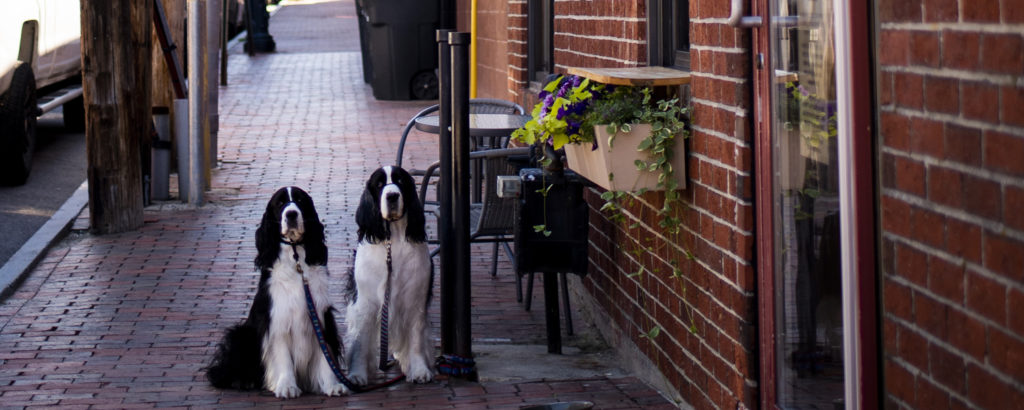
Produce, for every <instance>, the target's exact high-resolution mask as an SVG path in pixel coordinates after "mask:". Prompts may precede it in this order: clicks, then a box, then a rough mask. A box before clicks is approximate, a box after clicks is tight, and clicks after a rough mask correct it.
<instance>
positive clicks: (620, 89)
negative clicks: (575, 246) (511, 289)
mask: <svg viewBox="0 0 1024 410" xmlns="http://www.w3.org/2000/svg"><path fill="white" fill-rule="evenodd" d="M539 98H540V100H541V102H540V103H538V104H537V105H536V106H535V107H534V109H533V111H532V116H533V118H532V119H531V120H530V121H528V122H527V123H526V125H524V127H523V128H520V129H519V130H516V131H515V132H514V133H513V134H512V138H513V139H514V140H517V141H520V142H522V143H526V144H536V145H548V146H550V147H552V148H554V149H559V148H561V147H562V146H563V145H565V144H593V145H594V147H595V148H596V146H597V142H596V141H594V140H595V138H596V137H595V133H594V132H593V129H594V127H605V129H606V131H607V132H608V134H609V138H608V141H604V142H606V143H607V144H608V146H612V145H613V144H614V143H615V136H616V135H617V134H618V133H620V132H624V133H625V132H630V131H631V130H632V129H633V127H634V126H635V125H636V124H650V125H651V133H650V135H647V136H646V137H645V138H643V139H642V140H641V142H640V143H639V144H638V145H637V147H636V149H637V151H642V152H644V153H645V158H644V159H637V160H635V161H634V165H635V166H636V168H637V170H639V171H642V172H646V173H656V174H657V185H656V188H657V189H658V190H660V191H663V192H664V199H663V202H662V204H661V206H660V207H657V206H655V209H656V211H657V217H658V222H657V225H658V227H659V228H660V229H662V230H663V232H664V233H665V234H666V235H667V236H668V237H670V238H671V241H672V242H674V243H679V240H678V239H679V233H680V231H681V227H682V219H681V218H680V217H679V214H680V209H682V207H683V201H682V198H681V196H680V193H679V191H678V190H679V184H678V182H677V181H676V178H675V172H676V170H675V169H673V167H672V160H673V159H674V157H675V155H682V153H677V152H675V149H674V148H675V146H676V143H677V142H678V139H679V138H684V139H685V138H688V137H689V131H688V130H687V121H688V110H687V108H686V107H684V106H681V105H680V101H679V99H678V98H667V99H656V98H655V97H654V96H653V92H652V90H651V89H650V88H647V87H627V86H611V85H604V84H599V83H594V82H591V81H589V80H587V79H585V78H581V77H576V76H562V77H559V78H558V79H556V80H554V81H552V82H550V83H548V84H547V85H546V86H545V87H544V89H543V91H541V93H540V95H539ZM552 160H553V159H552V158H550V157H549V156H548V155H546V156H545V158H544V159H543V162H544V164H545V165H544V166H545V167H547V165H548V164H550V163H551V161H552ZM614 177H615V175H609V179H613V178H614ZM634 185H635V184H634ZM542 186H544V188H542V189H540V190H538V192H539V193H541V195H542V196H543V197H545V199H546V197H547V193H548V190H549V189H550V188H551V187H550V186H548V185H547V184H546V182H545V181H542ZM646 192H647V190H646V189H636V190H631V191H606V192H604V193H602V194H601V199H602V200H603V201H604V204H603V205H602V206H601V208H600V209H601V211H602V212H604V213H605V215H606V216H607V217H608V219H609V220H610V221H613V222H615V223H625V222H626V220H627V218H626V216H625V215H624V213H623V206H624V204H627V203H629V204H632V203H633V201H635V200H637V199H638V198H639V197H640V196H642V195H644V194H645V193H646ZM545 206H546V203H545ZM637 227H639V222H636V223H633V224H631V225H630V226H629V229H634V228H637ZM533 228H534V230H535V232H539V233H543V234H544V235H545V236H547V235H550V231H549V230H548V229H547V215H546V213H545V216H544V224H543V225H536V226H534V227H533ZM648 242H650V240H648ZM634 244H635V245H634V246H632V249H624V252H626V253H628V254H632V256H633V257H634V258H635V259H636V260H637V261H638V265H639V267H638V269H637V271H636V272H632V273H629V274H627V276H628V277H632V278H638V279H642V277H643V274H644V272H645V270H646V269H645V268H644V266H643V264H641V263H639V261H640V259H641V257H642V255H643V254H645V253H650V254H656V253H657V251H658V250H659V249H658V248H655V247H654V246H652V245H650V244H646V245H645V244H642V243H639V242H634ZM660 246H668V244H667V242H666V243H663V244H661V245H660ZM683 252H684V255H685V258H686V259H687V260H695V259H696V256H695V255H694V254H693V253H692V252H690V251H689V250H684V251H683ZM668 263H669V265H670V266H672V275H671V276H670V277H671V278H672V279H673V280H677V281H678V282H679V287H680V290H681V292H682V298H683V299H684V300H685V296H686V289H687V287H686V284H685V281H684V280H683V271H682V269H681V268H680V266H681V263H680V262H679V260H677V259H673V260H670V261H668ZM684 306H685V309H686V315H687V317H688V319H689V322H690V325H689V327H688V330H689V331H690V332H693V333H696V332H697V327H696V324H695V321H694V316H693V311H692V307H690V306H689V305H686V304H685V303H684ZM661 330H662V329H661V327H660V326H657V325H653V326H649V330H648V331H646V332H645V333H642V334H641V335H640V337H642V338H645V339H648V340H652V341H653V340H654V339H655V338H657V337H658V336H659V335H660V334H661Z"/></svg>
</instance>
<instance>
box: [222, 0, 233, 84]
mask: <svg viewBox="0 0 1024 410" xmlns="http://www.w3.org/2000/svg"><path fill="white" fill-rule="evenodd" d="M230 12H231V2H230V1H222V2H221V11H220V13H221V19H220V85H225V86H226V85H228V27H229V26H228V17H229V14H230Z"/></svg>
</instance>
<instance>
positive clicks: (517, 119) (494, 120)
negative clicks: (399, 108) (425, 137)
mask: <svg viewBox="0 0 1024 410" xmlns="http://www.w3.org/2000/svg"><path fill="white" fill-rule="evenodd" d="M530 118H532V117H530V116H529V115H519V114H469V136H470V137H473V138H472V146H471V147H470V150H474V151H475V150H476V148H477V147H478V146H480V144H479V141H478V140H480V139H483V138H486V137H490V138H491V141H490V147H491V148H497V147H496V145H497V143H496V139H497V138H500V137H507V136H510V135H512V131H515V130H517V129H519V128H522V126H523V125H524V124H526V122H527V121H529V120H530ZM438 121H439V117H438V116H436V115H426V116H423V117H419V118H416V120H415V122H416V124H415V127H416V129H417V130H420V131H423V132H428V133H431V134H439V133H440V132H439V131H440V130H441V127H440V126H439V125H438ZM479 165H480V164H479V163H477V164H474V166H473V176H474V184H473V187H472V190H473V201H474V202H480V201H481V198H482V197H483V193H482V191H481V185H480V184H479V183H478V182H479V180H477V179H476V178H479V177H480V173H481V172H482V170H481V169H480V166H479Z"/></svg>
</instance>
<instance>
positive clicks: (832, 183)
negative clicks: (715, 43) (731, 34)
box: [752, 0, 877, 409]
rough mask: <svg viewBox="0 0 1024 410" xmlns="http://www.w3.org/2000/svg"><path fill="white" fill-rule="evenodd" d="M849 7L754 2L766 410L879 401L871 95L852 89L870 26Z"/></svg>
mask: <svg viewBox="0 0 1024 410" xmlns="http://www.w3.org/2000/svg"><path fill="white" fill-rule="evenodd" d="M850 3H852V2H851V1H849V0H753V1H752V8H753V12H754V14H758V15H760V16H761V17H762V19H763V21H764V22H765V23H764V24H763V25H760V26H758V27H757V28H755V29H754V30H753V40H754V41H753V44H754V54H755V64H757V66H756V68H757V70H756V71H755V75H754V83H755V99H754V100H755V102H756V104H757V106H756V110H755V119H756V122H757V124H756V127H755V132H756V137H755V140H756V141H755V155H756V158H757V160H758V161H757V169H756V173H757V177H756V178H757V204H756V207H757V218H758V225H757V229H758V244H759V245H758V251H759V255H760V256H759V257H758V259H759V260H758V271H759V293H760V295H759V298H760V319H759V320H760V328H761V350H762V352H763V354H762V363H761V366H762V371H761V378H762V380H763V383H762V386H763V387H762V397H763V400H762V404H764V407H765V408H782V409H820V408H829V409H832V408H844V407H847V408H860V407H861V405H863V404H867V405H868V407H871V406H870V403H872V402H873V401H874V399H872V398H871V397H873V394H874V391H875V386H874V385H873V384H872V383H877V382H876V381H874V380H873V379H874V376H875V374H876V371H875V365H874V364H872V363H873V362H872V361H873V360H874V357H875V353H874V350H875V349H874V346H875V345H876V344H877V342H876V340H875V336H874V335H875V329H874V327H875V323H876V322H875V320H874V318H873V316H874V308H873V300H874V294H875V291H874V288H873V272H874V266H873V260H874V257H873V242H872V241H873V239H871V238H873V216H872V206H873V205H872V198H873V195H872V185H871V183H872V182H873V178H872V177H871V175H872V174H871V173H872V171H871V161H872V156H871V134H870V122H871V121H870V116H867V117H865V116H864V115H863V113H864V112H865V108H864V107H866V111H867V112H870V91H869V90H868V91H865V92H860V91H858V92H854V93H853V94H851V93H850V90H851V84H853V83H856V84H858V85H859V86H860V87H861V88H865V87H864V85H865V84H864V83H866V81H864V78H866V77H869V76H868V75H867V74H865V73H867V72H868V70H869V69H870V65H869V64H868V61H867V53H866V51H864V52H862V53H859V54H857V53H854V54H856V55H855V56H854V57H851V54H850V50H851V49H856V50H861V51H863V50H867V49H868V45H867V44H868V35H867V27H868V26H867V23H866V15H867V13H866V11H865V12H864V13H860V12H856V13H853V15H852V16H851V14H850V13H849V12H850V11H851V10H854V7H851V6H850ZM836 7H840V8H841V9H842V10H843V11H842V12H837V11H836ZM857 7H864V6H863V5H857ZM854 21H856V22H859V23H858V24H862V26H860V25H858V26H856V27H853V28H851V27H852V26H851V22H854ZM837 24H839V25H840V26H839V27H841V28H840V29H839V30H837ZM851 38H855V41H853V42H852V43H851V41H850V40H851ZM851 44H852V45H853V46H852V47H851ZM854 63H856V64H854ZM851 67H852V68H851ZM851 70H853V72H854V73H853V74H851ZM865 89H867V88H865ZM862 91H863V90H862ZM865 95H866V97H865ZM865 104H867V105H865ZM857 107H860V108H857ZM852 113H856V115H853V114H852ZM865 118H867V119H866V120H865ZM854 122H856V123H854ZM858 127H859V128H858ZM858 130H862V131H863V132H862V131H858ZM865 181H868V183H867V184H866V185H865ZM865 238H867V240H865ZM862 315H867V317H866V318H865V319H864V320H862V319H861V316H862ZM865 392H866V393H865Z"/></svg>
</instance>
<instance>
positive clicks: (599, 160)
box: [564, 124, 686, 191]
mask: <svg viewBox="0 0 1024 410" xmlns="http://www.w3.org/2000/svg"><path fill="white" fill-rule="evenodd" d="M594 134H595V138H596V140H597V145H598V146H597V149H595V150H591V148H592V147H593V146H592V145H591V144H565V145H564V147H565V156H566V158H567V159H568V160H569V169H572V170H573V171H576V173H577V174H579V175H582V176H583V177H585V178H587V179H588V180H590V181H591V182H593V183H595V184H597V185H599V186H600V187H602V188H604V189H607V190H609V191H636V190H640V189H647V190H650V191H660V190H663V189H662V188H658V187H657V185H658V175H659V174H660V173H659V172H657V171H655V172H648V171H640V170H637V169H636V165H635V164H634V162H635V161H636V160H637V159H642V160H645V161H646V160H648V155H647V152H646V151H637V149H636V147H637V145H639V144H640V141H642V140H643V139H644V138H647V136H648V135H650V134H651V126H650V124H636V125H633V127H632V129H631V130H630V132H627V133H623V132H620V133H618V135H616V136H615V139H614V140H613V142H612V146H611V147H609V146H608V136H609V135H608V132H607V131H606V127H604V126H601V125H598V126H595V127H594ZM672 153H673V157H672V171H673V173H674V178H675V180H676V183H677V184H678V188H679V189H683V188H685V187H686V155H685V154H686V153H685V152H683V138H682V136H681V135H680V136H677V137H676V141H675V147H674V148H673V150H672Z"/></svg>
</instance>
